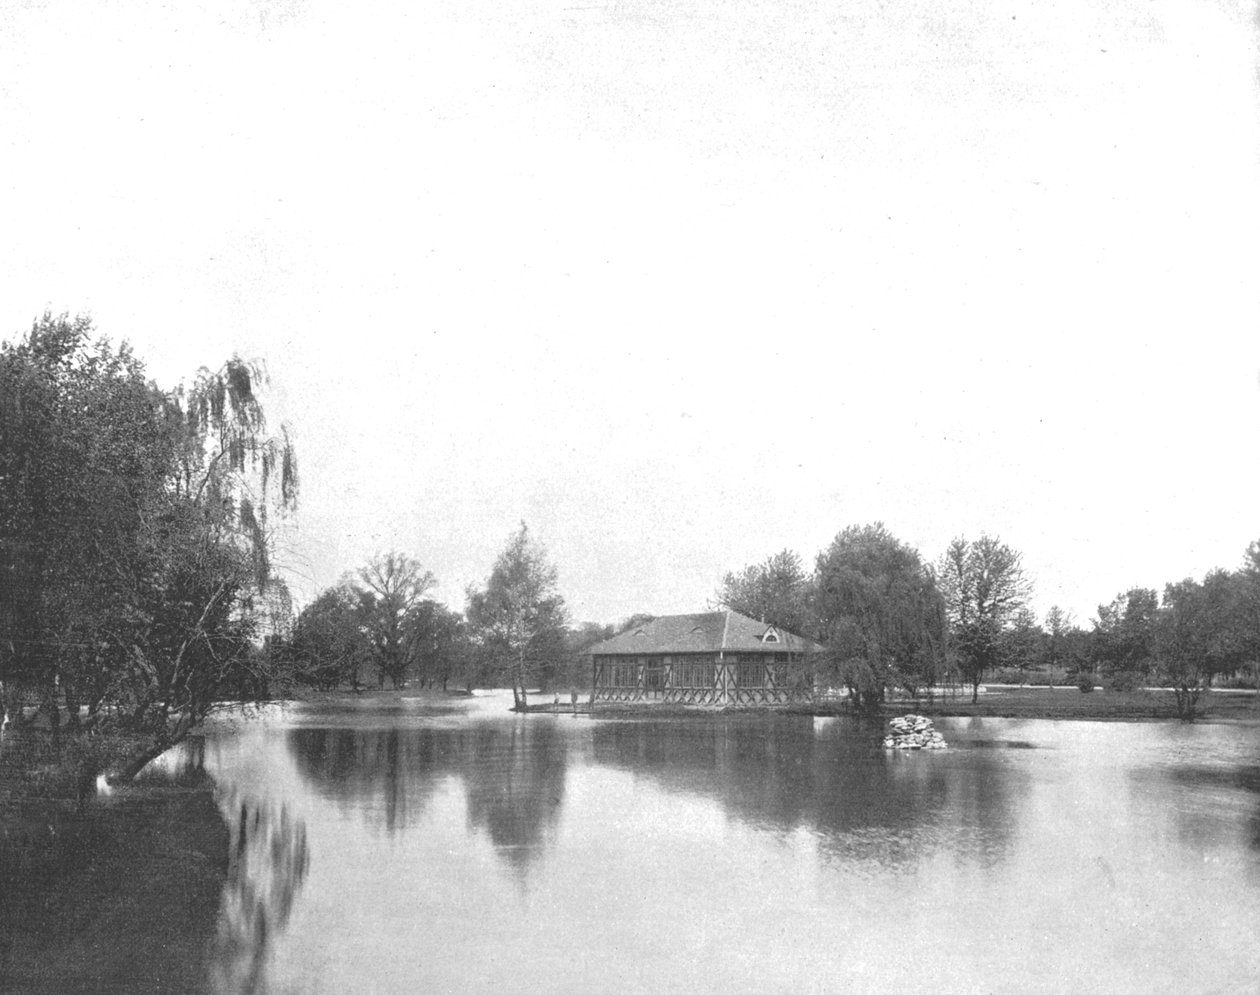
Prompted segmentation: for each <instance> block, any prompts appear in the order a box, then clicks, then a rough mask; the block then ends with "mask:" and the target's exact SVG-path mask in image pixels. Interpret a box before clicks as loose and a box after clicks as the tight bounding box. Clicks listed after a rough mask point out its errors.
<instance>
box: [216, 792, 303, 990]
mask: <svg viewBox="0 0 1260 995" xmlns="http://www.w3.org/2000/svg"><path fill="white" fill-rule="evenodd" d="M219 805H220V809H221V810H222V812H223V817H224V821H225V822H227V824H228V829H229V831H230V833H231V836H230V839H231V854H230V861H229V865H228V879H227V883H226V884H225V885H224V888H223V901H222V904H221V907H220V912H219V928H218V936H217V937H216V940H215V948H214V956H213V958H212V962H213V969H212V985H213V989H214V991H216V992H222V993H224V995H226V993H229V992H230V993H238V992H239V993H250V992H258V991H262V990H265V983H264V981H265V978H264V974H265V970H266V964H267V954H268V951H269V949H270V945H271V943H272V941H273V940H274V939H275V937H276V936H277V934H279V933H280V932H281V931H282V930H283V929H284V927H285V925H286V924H287V923H288V921H289V914H290V912H291V911H292V909H293V901H294V899H295V898H296V897H297V894H298V892H299V890H300V889H301V887H302V882H303V880H305V878H306V872H307V869H308V868H309V865H310V854H309V852H308V850H307V846H306V825H305V824H304V823H303V822H301V821H300V820H297V819H295V818H293V817H292V816H291V815H290V813H289V810H288V806H286V805H283V804H276V803H274V802H264V801H259V800H258V799H256V798H251V797H249V796H247V795H244V794H241V793H238V792H231V793H228V794H226V795H224V796H223V797H221V798H220V800H219Z"/></svg>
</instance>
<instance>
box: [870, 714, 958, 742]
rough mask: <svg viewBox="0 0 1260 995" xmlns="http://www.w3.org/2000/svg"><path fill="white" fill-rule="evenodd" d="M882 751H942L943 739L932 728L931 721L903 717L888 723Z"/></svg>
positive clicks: (909, 716)
mask: <svg viewBox="0 0 1260 995" xmlns="http://www.w3.org/2000/svg"><path fill="white" fill-rule="evenodd" d="M884 749H886V750H943V749H945V738H944V737H943V736H942V735H941V734H940V733H939V732H937V731H936V730H935V729H933V728H932V720H931V719H929V718H927V717H926V716H923V715H905V716H902V717H901V718H899V719H891V720H890V721H889V723H888V735H886V736H885V737H884Z"/></svg>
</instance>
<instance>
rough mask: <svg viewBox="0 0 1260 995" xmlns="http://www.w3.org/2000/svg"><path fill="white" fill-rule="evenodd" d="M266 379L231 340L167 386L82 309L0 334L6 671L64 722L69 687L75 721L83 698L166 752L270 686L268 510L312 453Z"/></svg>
mask: <svg viewBox="0 0 1260 995" xmlns="http://www.w3.org/2000/svg"><path fill="white" fill-rule="evenodd" d="M263 379H264V378H263V375H262V372H261V370H260V369H259V368H258V367H257V366H254V365H251V364H249V363H246V362H244V361H242V360H240V359H238V358H236V357H233V358H232V359H231V360H229V361H228V362H227V363H226V364H225V365H224V366H223V367H222V368H220V369H219V370H218V371H216V372H211V371H209V370H205V369H203V370H201V371H200V372H199V374H198V376H197V378H196V380H195V381H194V383H193V384H192V385H191V386H190V387H188V388H186V389H185V388H181V389H179V390H175V391H163V390H161V389H160V388H158V387H157V386H156V385H155V384H153V383H152V382H150V381H149V380H147V379H146V377H145V373H144V367H143V364H141V363H140V361H139V360H137V359H136V358H135V357H134V356H133V355H132V353H131V351H130V350H129V349H128V347H127V346H125V345H123V346H121V347H118V348H115V347H113V346H112V345H110V343H109V342H107V341H105V340H100V341H95V342H93V341H92V340H91V324H90V322H89V321H88V320H87V319H85V318H77V319H74V320H73V321H72V320H70V319H69V318H68V317H66V316H61V317H56V318H54V317H53V316H51V315H48V314H46V315H44V317H43V318H42V319H40V320H38V321H36V322H35V323H34V325H33V327H32V329H31V331H30V333H29V335H27V336H26V337H25V338H24V339H22V340H20V341H19V342H17V343H6V344H4V345H3V346H0V509H2V510H0V679H3V680H4V681H5V683H6V685H10V686H13V687H27V688H32V689H35V690H37V691H38V693H39V694H40V695H41V696H42V698H43V702H44V707H45V708H46V709H47V711H48V712H49V718H50V720H51V721H52V723H53V727H54V729H56V728H57V726H58V722H59V713H58V708H57V698H56V693H57V690H58V688H60V689H61V690H62V691H63V692H64V694H65V698H66V702H67V704H68V705H69V706H70V713H69V714H70V716H71V718H72V720H75V719H77V717H78V712H79V704H80V702H81V701H82V703H84V704H87V705H88V708H89V715H90V717H91V718H90V720H91V721H94V722H95V721H99V720H100V719H101V717H102V716H104V715H106V714H108V715H109V717H110V719H111V720H112V721H114V722H116V723H117V724H119V725H120V726H122V727H124V728H127V729H131V730H137V731H143V732H145V733H146V734H148V735H150V736H151V737H152V739H151V743H152V745H151V747H150V750H151V751H152V752H154V753H155V752H157V751H160V750H161V749H164V748H165V747H166V746H167V745H169V744H170V743H171V742H174V741H176V740H178V739H180V738H182V736H183V735H185V734H186V733H187V731H188V730H189V729H190V728H191V727H192V726H194V725H196V724H197V723H198V722H199V721H200V720H201V719H202V718H203V717H204V716H205V714H206V713H207V712H208V711H209V709H210V708H211V707H212V706H213V704H214V702H215V701H216V700H218V699H219V697H220V695H221V694H223V693H224V692H226V691H231V690H234V689H235V690H239V689H241V688H258V687H265V686H266V685H267V683H268V678H267V675H266V674H265V673H261V672H260V668H264V667H265V666H266V663H267V659H268V658H267V657H266V656H260V655H259V654H258V653H256V652H254V642H255V641H256V639H257V637H258V636H260V635H261V634H262V633H261V628H262V626H263V624H264V623H265V621H266V619H267V618H268V617H269V612H270V609H271V607H272V606H273V605H274V604H275V602H276V597H275V592H276V590H277V585H276V583H275V581H274V579H273V578H272V577H271V574H270V554H269V550H270V534H269V521H268V519H269V513H272V512H274V513H279V514H283V513H285V512H287V511H289V510H291V509H292V508H293V507H294V505H295V503H296V499H297V465H296V459H295V456H294V452H293V448H292V446H291V444H290V442H289V439H288V436H287V433H286V432H284V431H283V430H282V431H281V434H280V436H278V437H272V436H269V435H268V434H267V432H266V422H265V418H264V414H263V408H262V405H261V402H260V399H259V397H258V388H259V386H260V385H261V383H262V382H263ZM140 759H143V758H138V759H137V762H138V761H139V760H140ZM136 769H138V768H136ZM128 773H130V771H129V770H126V769H124V771H123V772H122V774H123V775H124V776H126V775H127V774H128Z"/></svg>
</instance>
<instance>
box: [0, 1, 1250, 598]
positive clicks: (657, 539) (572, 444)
mask: <svg viewBox="0 0 1260 995" xmlns="http://www.w3.org/2000/svg"><path fill="white" fill-rule="evenodd" d="M1256 25H1257V11H1256V8H1255V5H1254V3H1252V2H1247V3H1233V2H1227V0H1101V2H1100V0H1090V2H1084V0H1063V2H1058V3H1046V2H1044V0H1043V2H1041V3H1031V2H1025V0H1015V2H1012V3H1006V4H996V5H995V4H993V3H992V2H988V0H986V2H981V0H926V2H922V3H915V4H892V3H883V2H878V0H852V2H850V3H846V4H839V3H824V2H822V0H780V2H777V3H774V2H768V0H721V2H717V0H693V2H691V3H681V2H678V0H608V2H603V3H601V2H594V0H592V2H590V3H588V2H587V0H503V2H496V3H494V4H488V5H470V4H467V3H465V2H454V0H428V2H426V3H421V4H415V3H410V2H406V3H404V2H398V3H393V2H389V0H381V2H375V3H373V2H359V3H354V4H348V3H344V2H332V0H309V2H303V0H287V2H267V0H254V2H243V0H222V2H216V3H202V4H196V3H180V4H166V3H156V2H152V3H148V2H143V0H117V2H112V3H97V4H87V3H69V2H57V0H47V2H39V0H25V2H22V0H18V2H17V3H14V2H12V0H10V2H8V3H5V4H4V5H3V6H0V157H2V158H0V235H2V237H0V334H2V335H5V336H9V335H12V334H16V333H20V332H21V331H23V330H25V329H26V328H28V327H29V325H30V322H31V320H32V319H33V318H34V317H35V316H36V315H37V314H39V313H41V312H42V311H43V310H44V309H45V308H51V309H53V310H54V311H63V310H68V311H70V312H72V313H74V312H88V313H90V314H91V315H92V316H93V317H94V319H95V321H96V324H97V327H98V329H99V330H100V331H101V332H103V333H106V334H108V335H110V336H111V337H113V338H116V339H117V338H127V339H129V340H130V341H131V342H132V343H133V344H134V345H135V346H136V348H137V351H138V352H139V353H140V355H142V356H143V357H145V358H146V359H147V360H148V362H149V365H150V370H151V372H152V374H153V375H154V376H155V377H156V378H157V379H158V380H159V381H160V382H162V383H163V384H165V385H168V386H169V385H173V383H174V382H176V381H178V380H180V379H183V378H186V377H188V376H191V374H192V373H193V372H195V370H196V368H197V367H198V366H200V365H203V364H209V365H217V364H218V363H219V362H221V361H222V360H223V359H225V358H226V357H227V356H228V355H230V354H231V353H232V352H239V353H241V354H243V355H247V356H253V357H259V358H262V359H264V360H265V361H266V362H267V364H268V366H269V368H270V370H271V373H272V378H273V387H274V394H275V396H274V397H273V405H274V407H275V413H277V414H280V415H282V416H283V417H284V418H285V419H287V420H288V421H289V422H290V423H291V425H292V426H293V430H294V434H295V436H296V439H297V442H298V446H299V455H300V459H301V461H302V471H303V474H304V481H303V493H302V501H303V504H302V508H301V511H300V513H299V518H298V521H297V527H296V530H295V532H294V534H293V535H292V536H290V537H289V539H288V541H287V542H286V553H285V555H286V558H287V561H288V564H289V566H290V567H291V569H292V570H293V571H294V573H295V576H296V578H297V579H296V582H295V588H296V590H297V593H298V594H299V596H300V597H301V598H302V599H303V600H305V599H307V598H309V597H310V596H311V595H312V594H313V593H314V591H315V590H316V589H318V588H320V587H323V586H324V585H326V584H329V583H331V582H333V581H334V580H335V579H336V578H337V577H338V575H339V574H340V573H341V572H343V571H345V570H347V569H350V568H353V567H355V566H357V565H359V564H361V563H362V562H363V561H364V560H366V559H367V558H368V557H369V556H370V555H371V554H372V553H373V552H375V551H377V550H383V549H387V548H391V547H394V548H398V549H401V550H404V551H407V552H409V553H411V554H412V555H415V556H417V557H419V558H420V559H421V560H422V561H423V562H424V563H425V564H426V565H427V566H428V567H430V568H431V569H432V570H433V571H434V572H435V573H436V574H437V575H438V577H439V579H440V581H441V587H440V589H439V591H438V596H439V597H441V598H444V599H445V600H447V601H448V602H449V603H450V604H451V605H452V606H453V607H457V608H462V607H463V590H464V587H465V585H467V584H469V583H472V582H479V581H481V580H483V579H484V577H485V575H486V574H487V573H488V571H489V569H490V566H491V563H492V561H493V558H494V556H495V554H496V553H497V551H498V550H499V549H500V548H501V547H502V545H503V544H504V542H505V540H506V539H507V537H508V535H509V533H510V532H511V531H512V530H513V529H514V528H515V526H516V524H517V522H518V521H519V520H520V519H522V518H524V519H525V520H526V521H528V523H529V524H530V526H531V528H532V529H533V531H534V532H535V533H536V534H537V535H538V536H539V537H540V538H541V539H542V540H543V541H544V542H545V543H546V544H547V546H548V547H549V549H550V551H551V554H552V557H553V559H554V560H555V562H556V564H557V566H558V567H559V569H560V575H561V585H562V589H563V591H564V593H565V595H566V597H567V598H568V601H569V603H570V606H571V609H572V612H573V615H574V617H575V619H592V620H598V621H612V620H615V619H616V618H618V617H622V616H625V615H628V614H630V613H631V612H634V611H652V612H657V613H664V612H677V611H694V610H700V609H702V608H704V606H705V603H706V601H707V599H708V598H709V597H710V596H711V594H712V592H713V590H714V589H715V588H716V586H717V584H718V583H719V581H720V579H721V576H722V574H723V573H724V572H725V571H726V570H728V569H732V568H737V567H740V566H742V565H744V564H745V563H749V562H753V561H758V560H761V559H763V558H764V557H766V556H767V555H769V554H771V553H773V552H776V551H778V550H779V549H782V548H784V547H788V548H792V549H795V550H797V551H798V552H800V553H802V554H803V556H804V557H805V558H806V561H807V562H812V559H813V556H814V554H815V553H816V552H817V551H818V550H819V549H820V548H822V547H823V546H824V545H825V544H826V543H827V542H828V541H829V540H830V539H831V538H832V537H833V536H834V535H835V533H836V532H838V531H839V530H840V529H841V528H843V527H844V526H846V525H848V524H853V523H864V522H868V521H873V520H876V519H882V520H883V521H885V522H886V523H887V524H888V526H889V527H890V528H891V529H892V530H893V531H894V532H895V533H896V534H898V535H899V536H901V537H902V538H904V539H906V540H907V541H909V542H912V543H914V544H915V545H917V546H918V547H919V549H920V550H921V552H922V553H923V554H924V555H925V556H926V557H928V558H935V557H936V556H937V555H938V554H939V553H940V552H941V551H942V550H943V549H944V547H945V545H946V543H947V542H948V541H949V539H950V538H951V537H952V536H954V535H956V534H959V533H966V534H968V535H969V536H974V535H976V534H978V533H979V532H980V531H981V530H987V531H990V532H993V533H996V534H998V535H1000V536H1001V537H1002V538H1003V539H1005V540H1006V541H1008V542H1009V543H1011V545H1013V546H1015V547H1016V548H1018V549H1020V550H1022V551H1023V553H1024V557H1025V563H1026V565H1027V566H1028V568H1029V569H1030V570H1031V571H1032V573H1033V574H1034V576H1035V579H1036V581H1037V607H1038V609H1039V610H1041V611H1044V609H1045V608H1047V607H1049V605H1051V604H1053V603H1059V604H1062V605H1064V606H1067V607H1070V608H1071V609H1073V610H1074V611H1075V612H1076V613H1077V615H1078V618H1079V619H1080V620H1081V621H1082V622H1084V621H1085V620H1086V619H1087V618H1088V617H1089V616H1090V615H1091V614H1092V613H1093V612H1094V609H1095V606H1096V605H1097V604H1098V602H1100V601H1106V600H1109V599H1110V598H1111V597H1112V596H1113V595H1115V594H1116V593H1117V592H1118V591H1120V590H1121V589H1123V588H1126V587H1128V586H1130V585H1133V584H1143V585H1149V586H1157V587H1158V586H1162V585H1163V583H1164V582H1166V581H1169V580H1174V579H1178V578H1180V577H1182V576H1186V575H1189V574H1193V575H1201V574H1202V573H1203V572H1204V571H1205V570H1207V569H1208V568H1210V567H1213V566H1227V567H1233V566H1235V565H1236V564H1237V563H1238V562H1239V560H1240V558H1241V555H1242V552H1243V550H1244V548H1245V547H1246V545H1247V543H1248V542H1249V541H1251V540H1252V539H1256V538H1260V501H1258V500H1257V491H1258V484H1260V460H1258V459H1257V439H1258V438H1260V433H1258V429H1260V381H1258V380H1257V377H1258V374H1260V335H1258V334H1257V318H1258V317H1260V281H1258V280H1257V273H1260V243H1258V241H1257V234H1256V233H1257V232H1260V167H1258V165H1257V163H1258V161H1260V156H1258V153H1260V140H1258V139H1260V128H1258V127H1257V120H1258V119H1257V113H1256V112H1257V87H1256V81H1257V73H1258V65H1260V60H1258V59H1257V31H1256Z"/></svg>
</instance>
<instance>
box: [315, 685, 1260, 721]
mask: <svg viewBox="0 0 1260 995" xmlns="http://www.w3.org/2000/svg"><path fill="white" fill-rule="evenodd" d="M985 687H987V690H986V691H982V692H981V694H980V696H979V700H978V701H977V702H976V703H975V704H972V702H971V692H970V691H969V690H968V691H966V692H965V693H960V694H959V695H958V696H957V697H943V696H940V695H933V696H930V697H929V696H921V697H917V698H897V699H893V700H890V701H887V702H884V703H883V704H881V705H880V706H879V708H878V709H877V710H875V711H873V712H868V713H862V712H858V711H857V710H856V709H854V708H853V707H852V706H850V705H849V703H848V701H847V699H833V700H827V701H813V702H800V703H797V704H790V705H780V706H728V707H725V708H706V707H701V706H694V705H679V704H674V703H669V702H597V703H595V704H594V705H593V706H592V705H591V704H590V703H589V690H588V691H585V692H584V693H583V695H582V697H581V698H579V699H578V706H577V711H576V712H574V710H573V707H572V704H571V702H570V701H569V700H568V699H567V698H566V697H565V696H564V695H562V696H561V701H560V704H559V705H558V706H557V705H555V704H554V703H553V702H552V701H548V700H546V699H547V698H550V697H551V695H552V692H531V698H533V699H534V700H533V701H531V702H530V704H529V706H528V707H527V708H526V709H525V711H523V712H519V711H516V710H514V709H513V708H511V703H510V699H509V701H508V702H507V707H505V709H504V711H505V712H509V713H514V714H518V715H559V716H566V715H567V716H574V715H580V716H583V717H586V718H595V719H598V718H601V717H607V718H619V717H630V716H634V717H645V716H650V717H657V718H679V719H688V718H697V717H702V716H706V715H710V716H711V715H726V714H729V715H738V714H753V713H771V714H773V713H778V714H785V715H812V716H819V717H829V716H840V715H851V716H865V717H872V716H874V717H879V716H882V717H884V718H892V717H894V716H897V715H903V714H905V713H906V712H914V713H916V714H919V715H926V716H929V717H932V718H994V719H1046V720H1049V721H1057V720H1065V721H1102V722H1167V721H1174V722H1176V721H1180V720H1179V718H1178V716H1177V708H1176V703H1175V700H1174V698H1173V694H1172V692H1171V691H1168V690H1163V689H1141V690H1136V691H1112V690H1106V689H1102V688H1097V689H1095V690H1094V691H1092V692H1082V691H1081V690H1080V689H1079V688H1077V687H1075V686H1056V687H1050V686H1046V685H1024V686H1019V685H986V686H985ZM479 690H502V691H503V692H504V693H505V695H506V694H507V693H508V691H507V689H479ZM470 697H472V696H470V695H467V694H465V693H463V692H454V691H445V692H444V691H441V690H437V689H430V688H403V689H400V690H398V691H388V690H387V691H381V690H376V689H373V690H371V691H361V692H354V691H349V690H338V691H318V692H311V693H309V694H304V695H303V696H302V697H300V698H295V699H290V700H293V701H299V702H307V703H315V702H328V703H333V702H342V701H344V702H346V703H359V704H367V703H369V702H379V703H381V704H383V705H384V704H388V703H390V702H394V701H400V700H417V699H419V700H426V701H432V702H434V703H438V702H446V703H451V704H454V703H456V702H458V701H460V700H468V699H469V698H470ZM1194 721H1195V722H1223V721H1224V722H1239V723H1244V724H1252V723H1257V724H1260V696H1258V695H1257V693H1256V692H1255V691H1250V690H1235V689H1220V690H1213V691H1210V692H1208V693H1207V694H1205V695H1204V696H1203V697H1202V698H1201V699H1200V702H1199V710H1198V714H1197V716H1196V717H1195V720H1194Z"/></svg>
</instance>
